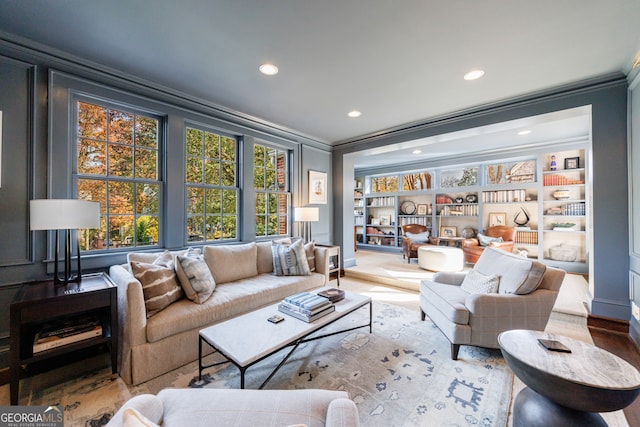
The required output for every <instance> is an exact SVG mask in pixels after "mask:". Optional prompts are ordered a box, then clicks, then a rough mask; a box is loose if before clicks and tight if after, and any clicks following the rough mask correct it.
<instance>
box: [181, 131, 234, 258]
mask: <svg viewBox="0 0 640 427" xmlns="http://www.w3.org/2000/svg"><path fill="white" fill-rule="evenodd" d="M189 128H191V129H194V130H198V131H202V132H205V133H210V134H215V135H218V136H220V137H221V138H225V137H226V138H232V139H233V140H234V141H235V160H234V168H235V176H234V184H235V186H234V187H231V186H225V185H223V183H222V173H221V174H220V184H218V185H215V184H206V183H204V182H200V183H193V182H188V181H187V159H188V157H189V154H188V153H187V133H188V129H189ZM241 141H242V136H241V135H236V134H234V133H231V132H225V131H223V130H221V129H219V128H217V127H215V126H210V125H205V124H201V123H194V122H191V121H185V123H184V126H183V136H182V143H183V150H182V152H183V156H184V157H183V162H182V166H183V187H184V227H183V233H182V234H183V240H184V244H185V246H195V245H209V244H223V243H230V242H238V241H240V235H241V231H242V230H241V212H240V211H241V209H240V206H241V205H242V204H241V197H242V191H241V190H242V188H241V185H240V182H241V180H240V176H241V172H242V171H241V163H240V158H241V156H240V153H241ZM192 157H195V156H192ZM207 158H208V157H206V153H205V149H204V146H203V150H202V159H203V160H206V159H207ZM218 160H219V161H220V162H222V161H223V159H222V156H220V157H219V158H218ZM202 173H203V174H204V173H205V172H204V168H203V171H202ZM189 187H198V188H203V189H204V190H205V201H204V204H203V205H204V206H203V207H204V211H203V213H202V216H203V218H204V224H205V227H206V217H207V212H206V189H219V190H220V191H230V190H233V191H235V193H236V196H235V199H236V203H235V214H234V215H235V218H236V221H235V237H233V238H227V239H224V238H220V239H213V240H208V239H207V238H206V233H205V238H204V239H203V240H189V236H188V233H187V228H188V224H189V217H190V216H191V214H190V213H189V190H188V189H189ZM220 216H221V218H223V219H224V217H225V213H224V206H222V205H221V211H220ZM227 216H231V215H227Z"/></svg>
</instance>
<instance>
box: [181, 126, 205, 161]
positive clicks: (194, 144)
mask: <svg viewBox="0 0 640 427" xmlns="http://www.w3.org/2000/svg"><path fill="white" fill-rule="evenodd" d="M185 145H186V147H187V155H188V156H202V131H201V130H197V129H191V128H187V141H186V144H185Z"/></svg>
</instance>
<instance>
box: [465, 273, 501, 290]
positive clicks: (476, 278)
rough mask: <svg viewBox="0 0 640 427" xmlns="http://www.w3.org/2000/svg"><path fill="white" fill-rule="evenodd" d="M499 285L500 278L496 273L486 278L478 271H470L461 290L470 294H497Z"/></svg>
mask: <svg viewBox="0 0 640 427" xmlns="http://www.w3.org/2000/svg"><path fill="white" fill-rule="evenodd" d="M499 284H500V277H499V276H498V275H497V274H496V273H494V274H491V275H489V276H485V275H484V274H482V273H480V272H478V271H476V270H469V272H468V273H467V275H466V276H465V278H464V280H463V281H462V285H461V288H462V289H463V290H465V291H467V292H469V293H470V294H495V293H496V292H498V285H499Z"/></svg>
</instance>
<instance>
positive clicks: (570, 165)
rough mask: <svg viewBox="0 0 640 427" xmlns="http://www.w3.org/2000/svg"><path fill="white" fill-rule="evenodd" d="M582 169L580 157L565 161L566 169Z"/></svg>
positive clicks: (569, 158) (568, 158)
mask: <svg viewBox="0 0 640 427" xmlns="http://www.w3.org/2000/svg"><path fill="white" fill-rule="evenodd" d="M579 167H580V157H567V158H566V159H564V168H565V169H578V168H579Z"/></svg>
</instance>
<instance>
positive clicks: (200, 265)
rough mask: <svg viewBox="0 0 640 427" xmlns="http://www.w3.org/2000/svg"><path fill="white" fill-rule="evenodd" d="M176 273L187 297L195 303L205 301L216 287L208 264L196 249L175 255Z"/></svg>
mask: <svg viewBox="0 0 640 427" xmlns="http://www.w3.org/2000/svg"><path fill="white" fill-rule="evenodd" d="M176 274H177V275H178V279H179V280H180V285H181V286H182V289H183V290H184V293H185V294H186V295H187V298H189V299H190V300H191V301H193V302H195V303H196V304H202V303H203V302H205V301H206V300H207V298H209V297H210V296H211V294H212V293H213V291H214V290H215V288H216V282H215V281H214V280H213V276H212V275H211V271H210V270H209V266H208V265H207V263H206V262H204V257H203V256H202V255H200V254H199V253H197V252H196V251H188V252H187V253H186V254H185V255H178V256H177V260H176Z"/></svg>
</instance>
